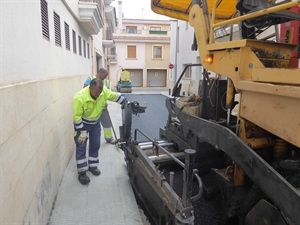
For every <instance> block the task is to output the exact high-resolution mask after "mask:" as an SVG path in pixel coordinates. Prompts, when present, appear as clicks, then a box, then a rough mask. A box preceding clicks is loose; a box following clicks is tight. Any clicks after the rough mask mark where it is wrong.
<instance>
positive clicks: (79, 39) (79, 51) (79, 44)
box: [78, 35, 82, 55]
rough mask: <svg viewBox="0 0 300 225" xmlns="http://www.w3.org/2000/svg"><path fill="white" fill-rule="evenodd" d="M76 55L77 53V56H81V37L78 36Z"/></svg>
mask: <svg viewBox="0 0 300 225" xmlns="http://www.w3.org/2000/svg"><path fill="white" fill-rule="evenodd" d="M78 53H79V55H82V49H81V37H80V36H79V35H78Z"/></svg>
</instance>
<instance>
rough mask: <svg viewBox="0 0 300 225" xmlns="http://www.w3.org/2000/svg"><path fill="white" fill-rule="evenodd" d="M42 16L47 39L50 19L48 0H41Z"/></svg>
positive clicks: (43, 31)
mask: <svg viewBox="0 0 300 225" xmlns="http://www.w3.org/2000/svg"><path fill="white" fill-rule="evenodd" d="M41 16H42V34H43V37H44V38H46V39H47V40H50V36H49V21H48V3H47V1H46V0H41Z"/></svg>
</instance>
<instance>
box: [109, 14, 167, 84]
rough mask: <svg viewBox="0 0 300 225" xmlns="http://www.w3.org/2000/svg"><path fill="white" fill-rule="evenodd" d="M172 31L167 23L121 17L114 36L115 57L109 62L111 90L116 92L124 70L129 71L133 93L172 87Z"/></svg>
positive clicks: (165, 21) (164, 21)
mask: <svg viewBox="0 0 300 225" xmlns="http://www.w3.org/2000/svg"><path fill="white" fill-rule="evenodd" d="M119 11H121V10H119ZM170 28H171V26H170V21H168V20H145V19H125V18H122V16H120V15H119V17H118V26H117V28H116V31H115V33H114V34H113V39H114V42H115V50H116V53H115V58H112V59H110V81H111V88H112V89H115V87H116V84H117V82H118V80H119V79H120V75H121V70H122V69H125V70H127V71H129V72H130V74H131V82H132V86H133V90H134V89H135V88H136V89H139V88H166V89H167V88H169V87H170V86H172V84H171V83H170V81H171V80H170V69H169V64H170V35H171V31H170Z"/></svg>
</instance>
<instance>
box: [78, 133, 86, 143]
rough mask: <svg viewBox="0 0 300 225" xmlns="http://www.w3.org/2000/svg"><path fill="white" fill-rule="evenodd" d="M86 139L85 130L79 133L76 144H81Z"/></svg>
mask: <svg viewBox="0 0 300 225" xmlns="http://www.w3.org/2000/svg"><path fill="white" fill-rule="evenodd" d="M86 139H87V131H86V130H82V131H80V135H79V136H78V143H79V144H83V143H84V142H85V140H86Z"/></svg>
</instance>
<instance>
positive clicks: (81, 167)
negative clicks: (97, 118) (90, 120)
mask: <svg viewBox="0 0 300 225" xmlns="http://www.w3.org/2000/svg"><path fill="white" fill-rule="evenodd" d="M84 130H86V131H87V132H88V139H87V140H89V150H88V157H89V158H88V160H87V151H86V147H87V140H86V141H85V142H84V143H82V144H79V143H78V136H79V135H80V132H77V134H76V136H75V137H74V141H75V144H76V166H77V172H78V173H83V172H86V171H87V170H88V168H89V166H90V167H97V166H98V165H99V157H98V155H99V149H100V135H101V127H100V124H99V123H97V124H94V125H86V124H85V125H84Z"/></svg>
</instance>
